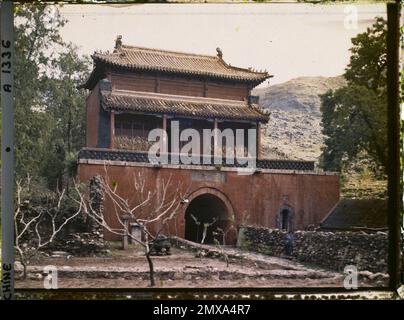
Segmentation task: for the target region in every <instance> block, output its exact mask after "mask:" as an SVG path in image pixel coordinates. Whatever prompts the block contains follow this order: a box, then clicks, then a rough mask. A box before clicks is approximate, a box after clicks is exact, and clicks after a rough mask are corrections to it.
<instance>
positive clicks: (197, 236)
mask: <svg viewBox="0 0 404 320" xmlns="http://www.w3.org/2000/svg"><path fill="white" fill-rule="evenodd" d="M204 225H206V235H205V240H204V243H206V244H214V243H215V242H216V243H217V242H218V243H220V244H223V236H222V234H221V232H220V231H219V229H221V230H223V231H226V228H227V226H228V212H227V208H226V205H225V204H224V202H223V201H222V200H220V199H219V198H218V197H216V196H214V195H212V194H203V195H200V196H198V197H196V198H195V199H194V200H192V201H191V203H190V204H189V206H188V208H187V210H186V211H185V239H187V240H190V241H193V242H198V243H200V242H201V241H202V239H203V234H204V229H205V227H204ZM215 239H216V240H217V241H215Z"/></svg>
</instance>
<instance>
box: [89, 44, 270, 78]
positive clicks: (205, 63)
mask: <svg viewBox="0 0 404 320" xmlns="http://www.w3.org/2000/svg"><path fill="white" fill-rule="evenodd" d="M92 58H93V59H94V61H95V62H96V64H97V63H103V64H107V65H110V66H115V67H122V68H127V69H131V70H139V71H159V72H167V73H177V74H178V73H179V74H186V75H199V76H206V77H210V78H217V79H227V80H234V81H247V82H253V83H256V84H258V83H261V82H262V81H264V80H265V79H267V78H269V77H271V76H270V75H269V74H268V73H267V72H256V71H252V70H249V69H242V68H237V67H233V66H231V65H229V64H227V63H226V62H224V60H223V59H222V57H221V56H219V55H218V56H207V55H199V54H190V53H183V52H174V51H166V50H158V49H148V48H141V47H133V46H126V45H121V46H119V48H118V49H115V50H114V52H112V53H98V52H97V53H94V54H93V55H92Z"/></svg>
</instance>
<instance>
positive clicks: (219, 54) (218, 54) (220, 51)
mask: <svg viewBox="0 0 404 320" xmlns="http://www.w3.org/2000/svg"><path fill="white" fill-rule="evenodd" d="M216 52H217V56H218V57H219V58H220V59H222V58H223V52H222V50H221V49H220V48H219V47H217V48H216Z"/></svg>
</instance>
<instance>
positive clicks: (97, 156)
mask: <svg viewBox="0 0 404 320" xmlns="http://www.w3.org/2000/svg"><path fill="white" fill-rule="evenodd" d="M78 158H79V159H86V160H107V161H125V162H142V163H150V162H151V161H150V160H149V156H148V153H147V152H136V151H125V150H108V149H90V148H84V149H81V150H80V152H79V156H78ZM170 159H171V156H170V157H169V160H168V163H170ZM177 160H180V161H181V157H179V159H177ZM200 163H201V164H200V165H206V164H203V160H202V159H201V161H200ZM181 164H182V163H181ZM222 166H223V167H240V168H242V167H246V166H247V164H244V165H241V164H238V163H237V160H236V161H235V163H234V164H228V163H226V159H225V158H223V159H222ZM256 166H257V168H258V169H274V170H296V171H313V170H314V162H313V161H290V160H269V159H260V160H257V163H256Z"/></svg>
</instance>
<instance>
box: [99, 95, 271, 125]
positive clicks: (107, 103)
mask: <svg viewBox="0 0 404 320" xmlns="http://www.w3.org/2000/svg"><path fill="white" fill-rule="evenodd" d="M101 97H102V105H103V107H104V109H105V110H118V111H132V112H142V113H160V114H161V113H165V114H169V115H177V116H188V117H197V118H199V117H200V118H218V119H229V120H248V121H262V122H267V121H268V119H269V115H268V114H266V113H264V112H262V111H261V110H260V109H258V106H257V105H254V104H252V105H251V106H249V105H248V103H247V102H245V101H236V100H224V99H212V98H200V97H188V96H176V95H167V94H160V93H150V92H136V91H126V90H113V91H107V90H102V91H101Z"/></svg>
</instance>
